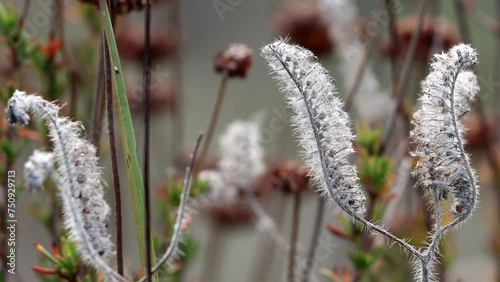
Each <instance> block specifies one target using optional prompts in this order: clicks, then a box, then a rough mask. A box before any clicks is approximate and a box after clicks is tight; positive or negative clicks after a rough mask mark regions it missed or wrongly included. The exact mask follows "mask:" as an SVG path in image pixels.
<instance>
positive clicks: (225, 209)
mask: <svg viewBox="0 0 500 282" xmlns="http://www.w3.org/2000/svg"><path fill="white" fill-rule="evenodd" d="M208 214H209V216H210V218H211V219H212V220H214V221H215V222H216V223H218V224H220V225H225V226H230V225H240V224H247V223H250V221H251V219H252V214H251V212H250V210H249V209H248V207H247V206H246V205H245V204H243V203H235V204H232V205H212V206H210V207H209V208H208Z"/></svg>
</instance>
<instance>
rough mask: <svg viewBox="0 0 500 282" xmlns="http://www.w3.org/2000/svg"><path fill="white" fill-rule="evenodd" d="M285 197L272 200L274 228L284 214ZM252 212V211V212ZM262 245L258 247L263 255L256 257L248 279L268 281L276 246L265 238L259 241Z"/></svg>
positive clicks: (278, 224) (280, 221)
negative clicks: (251, 273)
mask: <svg viewBox="0 0 500 282" xmlns="http://www.w3.org/2000/svg"><path fill="white" fill-rule="evenodd" d="M285 208H286V199H285V198H284V197H278V198H277V199H276V200H273V201H272V209H273V210H274V211H275V212H273V218H274V222H275V223H276V228H279V227H280V225H281V223H282V222H283V216H284V214H285V210H286V209H285ZM252 213H253V212H252ZM261 244H262V246H261V247H260V249H262V250H263V253H265V255H264V256H263V257H262V258H258V259H257V262H256V266H255V267H254V269H255V270H254V271H253V273H254V275H252V276H251V277H249V279H248V281H249V282H250V281H252V282H253V281H268V279H269V278H268V277H269V273H270V272H271V270H272V267H273V262H274V257H275V255H276V248H274V247H273V245H274V243H273V241H270V240H269V239H268V238H265V241H263V242H261Z"/></svg>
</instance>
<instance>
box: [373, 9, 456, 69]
mask: <svg viewBox="0 0 500 282" xmlns="http://www.w3.org/2000/svg"><path fill="white" fill-rule="evenodd" d="M418 21H419V19H418V17H415V16H410V17H406V18H403V19H401V20H399V21H397V22H396V25H395V33H396V38H397V40H396V42H392V41H390V40H387V41H386V42H384V43H383V44H382V46H381V51H382V53H383V54H384V55H386V56H389V57H392V58H396V59H398V60H403V59H404V58H405V56H406V52H407V51H408V50H409V49H410V48H409V47H410V42H411V38H412V36H413V32H414V31H415V29H416V28H417V26H418ZM435 37H437V38H436V39H435ZM435 40H438V42H440V46H439V47H441V50H432V48H433V43H434V42H435ZM460 40H461V37H460V34H459V32H458V31H457V29H456V27H455V26H454V25H453V24H452V23H450V22H449V21H446V20H444V19H442V18H427V19H425V20H424V23H423V26H422V32H421V34H420V36H419V38H418V43H417V49H416V51H415V61H417V62H420V63H427V61H428V60H429V58H430V57H431V55H432V52H435V51H447V50H449V49H450V48H451V47H452V46H454V45H457V44H459V43H460Z"/></svg>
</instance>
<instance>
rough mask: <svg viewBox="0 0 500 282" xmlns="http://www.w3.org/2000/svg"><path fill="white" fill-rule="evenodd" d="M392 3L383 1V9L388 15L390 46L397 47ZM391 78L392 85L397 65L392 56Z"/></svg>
mask: <svg viewBox="0 0 500 282" xmlns="http://www.w3.org/2000/svg"><path fill="white" fill-rule="evenodd" d="M393 2H394V1H393V0H385V7H386V9H387V12H388V14H389V33H390V36H391V44H392V45H391V46H398V35H397V34H396V15H395V14H394V11H393V10H392V9H391V4H392V3H393ZM391 48H394V47H391ZM392 51H393V50H391V54H392ZM391 77H392V84H393V85H394V83H396V79H397V77H398V65H397V63H396V58H395V57H394V56H391Z"/></svg>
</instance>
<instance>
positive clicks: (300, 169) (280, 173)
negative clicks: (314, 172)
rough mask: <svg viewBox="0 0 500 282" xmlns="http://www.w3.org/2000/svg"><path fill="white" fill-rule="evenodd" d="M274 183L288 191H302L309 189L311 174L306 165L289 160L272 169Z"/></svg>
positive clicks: (278, 187) (275, 185)
mask: <svg viewBox="0 0 500 282" xmlns="http://www.w3.org/2000/svg"><path fill="white" fill-rule="evenodd" d="M271 174H272V176H273V180H272V181H273V182H272V185H273V186H274V187H275V188H277V189H279V190H281V191H283V192H288V193H290V192H291V193H296V192H302V191H305V190H307V189H309V176H308V171H307V168H306V167H305V166H302V165H300V164H298V163H296V162H287V163H285V164H284V165H283V166H281V167H278V168H275V169H274V170H272V171H271Z"/></svg>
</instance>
